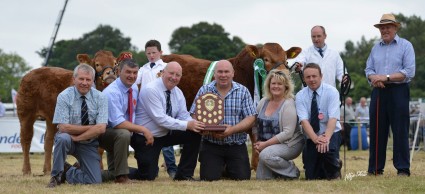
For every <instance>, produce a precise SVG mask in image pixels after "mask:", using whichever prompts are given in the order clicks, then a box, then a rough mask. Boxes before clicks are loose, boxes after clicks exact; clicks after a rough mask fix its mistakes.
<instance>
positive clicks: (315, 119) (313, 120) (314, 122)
mask: <svg viewBox="0 0 425 194" xmlns="http://www.w3.org/2000/svg"><path fill="white" fill-rule="evenodd" d="M316 96H317V92H316V91H314V92H313V99H312V100H311V114H310V125H311V127H313V130H314V132H315V133H317V132H319V131H320V125H319V108H318V106H317V99H316Z"/></svg>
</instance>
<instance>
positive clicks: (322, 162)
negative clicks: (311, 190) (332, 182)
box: [303, 132, 341, 180]
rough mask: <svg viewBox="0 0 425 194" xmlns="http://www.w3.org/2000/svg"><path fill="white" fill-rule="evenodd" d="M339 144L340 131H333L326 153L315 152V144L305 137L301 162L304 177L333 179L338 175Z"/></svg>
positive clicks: (308, 178)
mask: <svg viewBox="0 0 425 194" xmlns="http://www.w3.org/2000/svg"><path fill="white" fill-rule="evenodd" d="M340 145H341V132H335V133H334V134H333V135H332V137H331V140H330V142H329V151H328V152H326V153H319V152H317V148H316V144H314V142H313V141H311V140H310V139H307V141H306V145H305V146H304V150H303V163H304V169H305V178H306V179H307V180H313V179H333V178H335V177H337V176H338V175H339V170H340V168H341V167H340V165H339V162H338V159H339V147H340Z"/></svg>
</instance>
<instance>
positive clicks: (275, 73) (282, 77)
mask: <svg viewBox="0 0 425 194" xmlns="http://www.w3.org/2000/svg"><path fill="white" fill-rule="evenodd" d="M272 78H275V79H277V80H279V81H281V82H282V83H283V85H284V86H285V91H284V93H283V97H284V98H285V99H288V98H294V83H293V82H292V79H291V77H290V76H289V75H288V74H286V73H285V72H284V71H282V70H278V69H274V70H271V71H270V72H269V74H268V75H267V78H266V82H265V83H264V94H265V97H266V98H268V99H270V100H273V96H272V94H271V92H270V82H271V80H272Z"/></svg>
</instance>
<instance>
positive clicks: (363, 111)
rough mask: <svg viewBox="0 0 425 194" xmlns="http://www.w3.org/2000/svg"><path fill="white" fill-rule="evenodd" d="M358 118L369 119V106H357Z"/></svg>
mask: <svg viewBox="0 0 425 194" xmlns="http://www.w3.org/2000/svg"><path fill="white" fill-rule="evenodd" d="M355 114H356V118H359V119H361V120H364V119H369V106H367V105H366V106H364V107H363V106H361V105H359V106H357V108H356V113H355Z"/></svg>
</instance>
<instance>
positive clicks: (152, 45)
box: [136, 40, 177, 178]
mask: <svg viewBox="0 0 425 194" xmlns="http://www.w3.org/2000/svg"><path fill="white" fill-rule="evenodd" d="M145 54H146V58H148V60H149V62H148V63H146V64H145V65H143V66H142V67H141V68H140V69H139V72H138V73H137V80H136V84H137V86H139V88H140V91H141V87H144V86H146V84H148V83H149V82H151V81H153V80H155V79H157V78H158V77H160V76H161V73H162V70H163V69H164V67H165V66H166V65H167V64H166V63H164V61H162V59H161V55H162V50H161V43H160V42H159V41H157V40H149V41H148V42H146V44H145ZM162 155H163V156H164V161H165V165H166V168H167V173H168V175H169V176H170V177H171V178H174V176H175V175H176V172H177V165H176V158H175V157H174V148H173V146H169V147H164V148H162Z"/></svg>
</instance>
